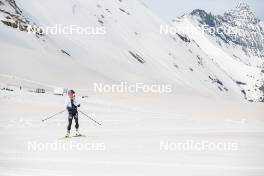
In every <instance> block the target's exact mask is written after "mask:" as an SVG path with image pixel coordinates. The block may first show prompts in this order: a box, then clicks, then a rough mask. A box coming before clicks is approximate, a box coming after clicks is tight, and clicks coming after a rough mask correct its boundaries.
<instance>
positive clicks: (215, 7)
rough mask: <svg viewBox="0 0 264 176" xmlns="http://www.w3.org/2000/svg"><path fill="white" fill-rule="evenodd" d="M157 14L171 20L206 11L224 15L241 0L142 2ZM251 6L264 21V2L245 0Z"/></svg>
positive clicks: (154, 0) (156, 0) (165, 0)
mask: <svg viewBox="0 0 264 176" xmlns="http://www.w3.org/2000/svg"><path fill="white" fill-rule="evenodd" d="M142 1H145V3H146V4H147V5H148V6H149V7H150V8H151V9H152V10H154V11H155V12H156V13H158V14H160V15H161V16H163V17H164V18H165V19H167V20H170V19H172V18H174V17H178V16H181V15H183V14H184V13H188V12H191V11H192V10H193V9H204V10H206V11H208V12H212V13H213V14H223V13H224V12H225V11H226V10H228V9H231V8H233V7H235V6H236V4H238V3H239V2H240V1H241V0H142ZM243 2H246V3H248V4H249V5H250V7H251V9H252V11H253V12H255V14H256V16H257V18H259V19H261V20H264V0H244V1H243Z"/></svg>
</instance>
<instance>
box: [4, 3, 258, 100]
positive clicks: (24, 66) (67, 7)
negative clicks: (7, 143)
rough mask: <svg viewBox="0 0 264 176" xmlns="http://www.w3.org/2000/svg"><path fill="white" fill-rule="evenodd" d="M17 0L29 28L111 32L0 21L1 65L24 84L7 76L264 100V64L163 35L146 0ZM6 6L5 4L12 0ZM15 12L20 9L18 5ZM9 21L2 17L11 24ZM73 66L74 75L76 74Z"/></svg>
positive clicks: (65, 84) (52, 82)
mask: <svg viewBox="0 0 264 176" xmlns="http://www.w3.org/2000/svg"><path fill="white" fill-rule="evenodd" d="M15 2H16V3H17V6H18V7H19V9H22V10H21V11H22V12H21V13H18V14H16V15H18V16H19V17H20V18H23V19H25V20H24V21H25V23H26V24H24V23H23V25H25V26H27V25H29V24H31V25H33V24H36V25H37V26H49V27H53V26H55V25H56V24H57V25H58V24H60V25H62V26H69V25H76V26H83V27H85V26H88V27H94V28H97V29H98V28H99V29H102V28H103V29H105V32H106V33H105V34H104V35H102V34H99V35H79V34H76V33H75V34H73V35H52V34H48V35H44V36H42V35H38V34H36V35H30V34H27V31H26V29H25V30H22V31H21V30H17V29H13V28H10V26H7V25H6V24H4V23H3V24H0V25H1V27H0V30H1V33H0V35H1V39H2V40H1V41H0V45H1V50H2V51H3V52H2V53H1V62H3V63H5V64H4V65H1V68H0V70H1V75H2V76H0V79H1V80H2V82H5V83H6V82H7V83H8V84H9V83H10V82H11V83H12V84H19V83H17V82H16V80H12V79H11V80H10V79H9V80H7V78H6V77H16V78H19V80H30V81H33V82H40V83H42V84H43V85H51V87H50V89H52V88H53V87H55V86H61V87H75V88H80V89H90V90H91V89H92V86H93V83H94V82H103V83H109V84H113V83H119V82H120V81H126V82H129V83H135V82H143V83H148V84H151V83H156V84H171V85H172V86H173V92H174V93H175V94H194V95H201V96H211V97H222V98H227V99H238V100H241V99H244V98H245V99H247V100H250V101H261V100H262V97H263V92H262V91H260V90H259V87H260V86H261V85H262V83H263V82H262V78H263V74H262V73H261V69H260V68H255V67H247V66H244V64H242V63H240V62H235V61H233V60H232V59H230V57H229V56H228V54H226V53H225V52H222V51H220V50H221V49H218V48H217V46H211V44H210V43H209V42H207V43H205V46H206V47H207V45H208V47H210V46H211V48H212V47H213V48H212V49H215V48H216V51H218V52H213V54H215V55H217V57H216V58H213V59H212V57H214V55H211V54H210V53H207V51H205V50H204V48H200V46H198V45H197V42H199V41H191V42H186V41H184V39H183V38H182V36H180V35H162V34H160V25H167V23H166V22H165V21H163V20H162V19H160V18H159V17H157V16H156V15H155V14H153V13H152V12H151V10H150V9H148V7H146V6H145V5H144V4H143V3H142V2H141V1H118V0H110V1H106V0H92V1H89V2H87V1H84V0H79V1H72V0H67V1H65V0H56V1H53V0H47V1H32V0H23V1H20V0H16V1H15ZM3 3H4V4H5V5H2V6H0V7H2V8H4V7H5V6H7V5H8V3H10V2H9V1H7V0H6V1H3ZM6 4H7V5H6ZM58 9H60V10H58ZM47 12H48V13H47ZM2 13H3V12H2ZM9 13H13V14H14V13H16V12H13V11H12V10H10V12H9ZM3 14H5V13H3ZM5 15H6V14H5ZM7 16H8V15H7ZM9 16H10V15H9ZM11 16H12V15H11ZM2 18H3V19H2V21H10V19H9V20H7V19H5V18H6V17H2ZM10 18H11V17H10ZM12 20H13V21H15V22H14V23H17V20H16V18H14V17H12V18H11V21H12ZM11 24H12V23H11ZM172 26H173V25H172ZM199 37H200V38H203V36H199ZM202 47H204V45H203V46H202ZM11 51H12V52H11ZM13 51H14V52H13ZM18 56H20V59H18V58H17V57H18ZM135 56H136V57H135ZM218 57H221V58H220V59H218ZM214 59H216V60H217V61H216V62H215V61H214ZM223 60H224V61H223ZM14 63H15V64H14ZM236 63H238V64H236ZM219 65H220V66H219ZM223 67H226V68H227V69H226V68H223ZM72 69H74V73H71V72H70V70H72ZM25 70H26V71H25ZM65 70H69V72H67V73H66V72H65ZM229 72H230V73H229ZM240 73H244V74H240ZM50 77H53V78H54V79H50ZM250 77H254V78H250ZM237 82H242V83H245V84H247V86H241V85H238V84H237ZM23 84H26V83H23ZM248 89H249V90H250V91H248Z"/></svg>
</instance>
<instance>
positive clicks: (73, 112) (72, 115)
mask: <svg viewBox="0 0 264 176" xmlns="http://www.w3.org/2000/svg"><path fill="white" fill-rule="evenodd" d="M68 96H69V98H68V100H67V102H66V108H67V110H68V113H69V116H68V122H69V123H68V127H67V134H66V136H65V137H66V138H68V137H70V132H71V125H72V120H73V119H74V121H75V129H76V133H75V135H76V136H80V135H81V134H80V133H79V122H78V108H79V107H80V106H81V104H80V103H79V102H77V100H76V96H75V91H74V90H69V91H68Z"/></svg>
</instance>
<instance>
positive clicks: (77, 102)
mask: <svg viewBox="0 0 264 176" xmlns="http://www.w3.org/2000/svg"><path fill="white" fill-rule="evenodd" d="M75 106H77V107H78V108H79V107H81V103H80V102H79V101H78V100H75Z"/></svg>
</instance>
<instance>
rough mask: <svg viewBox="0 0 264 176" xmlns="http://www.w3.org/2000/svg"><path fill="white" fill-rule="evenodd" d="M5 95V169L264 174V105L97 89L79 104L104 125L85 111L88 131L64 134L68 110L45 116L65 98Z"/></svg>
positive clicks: (1, 168) (0, 129)
mask: <svg viewBox="0 0 264 176" xmlns="http://www.w3.org/2000/svg"><path fill="white" fill-rule="evenodd" d="M0 93H1V94H0V95H1V96H0V104H1V116H0V137H1V139H2V140H1V141H2V142H1V145H0V175H19V176H24V175H25V176H26V175H27V176H28V175H45V176H47V175H48V176H49V175H50V176H53V175H94V176H97V175H98V176H101V175H105V176H109V175H115V176H116V175H120V176H121V175H131V176H134V175H142V176H146V175H182V176H187V175H188V176H191V175H199V176H200V175H201V176H205V175H208V176H211V175H219V176H220V175H230V176H236V175H237V176H262V175H263V174H264V168H263V163H264V161H263V157H262V156H263V145H264V141H263V137H264V131H263V129H264V128H263V125H264V124H263V114H264V108H263V105H262V104H249V103H237V102H232V101H220V100H212V99H207V98H199V97H188V96H185V97H184V96H171V95H170V96H169V95H168V96H157V95H149V94H148V95H120V94H118V95H117V94H107V95H100V94H95V95H91V96H90V97H88V98H84V99H81V98H80V100H81V103H82V107H81V110H82V111H83V112H85V113H87V114H88V115H91V116H92V117H94V118H96V120H98V121H100V122H102V123H103V126H98V125H96V124H94V123H93V122H92V121H90V120H89V119H86V118H85V117H84V116H82V115H81V114H80V115H79V118H80V126H81V127H80V132H81V133H82V134H84V135H86V137H79V138H69V139H63V136H64V135H65V133H66V126H67V114H61V115H59V116H57V117H54V118H53V119H51V120H49V121H47V122H45V123H43V122H41V119H42V118H44V117H46V116H48V115H51V114H53V113H55V112H57V111H59V110H62V109H63V108H64V107H63V102H64V101H65V97H61V96H54V95H49V94H44V95H37V94H33V93H27V92H23V91H22V92H7V91H1V92H0ZM51 144H53V147H50V146H48V145H51ZM62 144H64V145H68V146H70V147H71V148H69V147H66V148H62V147H60V146H62ZM180 144H183V145H185V146H183V145H182V146H181V145H180ZM207 144H209V145H210V146H211V147H208V145H207ZM44 145H45V146H44ZM54 145H57V146H55V147H54ZM85 145H86V147H84V146H85ZM216 145H217V146H218V147H216ZM43 146H44V147H43ZM87 146H88V147H87Z"/></svg>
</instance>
